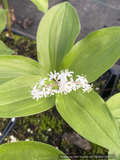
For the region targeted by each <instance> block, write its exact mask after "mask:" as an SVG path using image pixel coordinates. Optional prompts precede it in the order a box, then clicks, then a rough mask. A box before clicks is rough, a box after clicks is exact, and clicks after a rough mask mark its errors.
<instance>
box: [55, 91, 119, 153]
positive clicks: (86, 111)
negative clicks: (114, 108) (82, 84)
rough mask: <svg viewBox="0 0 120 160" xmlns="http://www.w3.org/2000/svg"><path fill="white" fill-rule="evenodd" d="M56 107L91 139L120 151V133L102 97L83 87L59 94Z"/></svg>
mask: <svg viewBox="0 0 120 160" xmlns="http://www.w3.org/2000/svg"><path fill="white" fill-rule="evenodd" d="M56 107H57V110H58V111H59V113H60V114H61V116H62V117H63V118H64V120H65V121H66V122H67V123H68V124H69V125H70V126H71V127H72V128H73V129H74V130H75V131H76V132H78V133H79V134H80V135H81V136H83V137H85V138H86V139H88V140H89V141H91V142H93V143H96V144H98V145H100V146H103V147H105V148H107V149H111V150H112V151H115V152H116V153H118V152H119V153H120V135H119V131H118V128H117V125H116V122H115V120H114V117H113V116H112V114H111V112H110V111H109V109H108V107H107V105H106V103H105V102H104V101H103V100H102V98H101V97H100V96H99V95H98V94H97V93H95V92H94V91H91V92H90V93H83V92H82V90H81V89H79V90H77V91H76V92H74V91H73V92H71V93H70V94H67V95H59V96H57V100H56Z"/></svg>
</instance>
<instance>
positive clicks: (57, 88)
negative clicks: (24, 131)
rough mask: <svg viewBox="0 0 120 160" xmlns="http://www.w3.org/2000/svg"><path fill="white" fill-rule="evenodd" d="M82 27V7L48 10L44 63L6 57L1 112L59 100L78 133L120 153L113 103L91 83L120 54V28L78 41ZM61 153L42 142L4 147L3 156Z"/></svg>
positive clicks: (1, 62)
mask: <svg viewBox="0 0 120 160" xmlns="http://www.w3.org/2000/svg"><path fill="white" fill-rule="evenodd" d="M36 4H37V3H36ZM38 5H39V4H38ZM38 8H39V7H38ZM79 32H80V22H79V19H78V15H77V13H76V10H75V9H74V8H73V6H71V4H69V3H68V2H64V3H61V4H58V5H56V6H54V7H52V8H51V9H50V10H48V11H47V12H46V14H45V15H44V16H43V18H42V20H41V22H40V24H39V27H38V31H37V56H38V62H36V61H34V60H32V59H29V58H25V57H22V56H15V55H1V56H0V84H1V85H0V117H3V118H4V117H6V118H10V117H22V116H28V115H33V114H37V113H41V112H43V111H46V110H48V109H50V108H51V107H52V106H54V105H56V108H57V110H58V112H59V113H60V115H61V116H62V117H63V119H64V120H65V121H66V122H67V123H68V124H69V125H70V126H71V127H72V128H73V129H74V130H75V131H76V132H77V133H79V134H80V135H81V136H83V137H84V138H86V139H88V140H89V141H91V142H93V143H96V144H98V145H100V146H103V147H105V148H107V149H109V150H110V153H115V154H119V153H120V134H119V130H118V126H117V124H116V121H115V118H114V117H113V115H112V113H111V111H110V110H109V108H108V106H109V102H108V103H105V102H104V100H103V99H102V98H101V97H100V96H99V95H98V94H97V93H95V92H94V91H92V89H91V85H90V83H91V82H93V81H95V80H96V79H97V78H98V77H99V76H101V75H102V74H103V73H104V72H105V71H107V70H108V69H109V68H110V67H111V66H112V65H113V64H114V63H115V62H116V61H117V60H118V58H119V57H120V45H119V43H120V27H110V28H105V29H101V30H98V31H95V32H93V33H91V34H89V35H88V36H87V37H85V38H84V39H82V40H80V41H79V42H77V43H76V44H75V45H74V43H75V39H76V38H77V36H78V34H79ZM2 52H4V51H2ZM88 83H89V84H88ZM86 91H88V92H89V93H88V92H86ZM83 92H84V93H83ZM31 150H32V151H31ZM60 154H63V153H61V152H60V151H59V150H57V149H55V148H53V147H51V146H49V145H47V144H43V143H38V142H15V143H10V144H4V145H1V146H0V158H1V159H5V157H6V159H7V157H9V158H8V159H13V158H14V159H17V160H20V159H29V157H31V159H32V158H33V159H35V158H36V159H37V158H40V157H42V158H43V159H59V158H60V157H59V155H60ZM66 159H67V157H66Z"/></svg>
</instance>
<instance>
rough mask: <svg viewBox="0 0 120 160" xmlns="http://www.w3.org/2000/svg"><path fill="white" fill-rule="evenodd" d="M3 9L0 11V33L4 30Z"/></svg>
mask: <svg viewBox="0 0 120 160" xmlns="http://www.w3.org/2000/svg"><path fill="white" fill-rule="evenodd" d="M5 12H6V11H5V9H0V33H1V32H2V31H3V30H4V28H5V24H6V21H5Z"/></svg>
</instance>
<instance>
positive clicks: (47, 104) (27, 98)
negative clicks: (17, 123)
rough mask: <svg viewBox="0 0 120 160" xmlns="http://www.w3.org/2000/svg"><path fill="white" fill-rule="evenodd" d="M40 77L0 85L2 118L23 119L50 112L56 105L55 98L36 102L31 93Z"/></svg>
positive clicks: (20, 79) (23, 78) (21, 78)
mask: <svg viewBox="0 0 120 160" xmlns="http://www.w3.org/2000/svg"><path fill="white" fill-rule="evenodd" d="M39 78H40V76H25V77H19V78H16V79H13V80H11V81H8V82H6V83H4V84H2V85H0V117H6V118H11V117H22V116H27V115H33V114H37V113H40V112H43V111H46V110H48V109H49V108H51V107H53V106H54V104H55V96H51V97H47V98H41V99H40V100H38V101H37V100H36V99H33V98H32V95H31V93H30V91H32V88H31V86H34V85H35V84H36V83H37V82H38V81H39Z"/></svg>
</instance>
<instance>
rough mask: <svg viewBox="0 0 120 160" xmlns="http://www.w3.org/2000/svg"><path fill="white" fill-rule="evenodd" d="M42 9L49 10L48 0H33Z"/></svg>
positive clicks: (43, 10)
mask: <svg viewBox="0 0 120 160" xmlns="http://www.w3.org/2000/svg"><path fill="white" fill-rule="evenodd" d="M31 1H32V2H33V3H34V4H35V5H36V6H37V7H38V9H39V10H40V11H42V12H43V13H45V12H46V11H47V10H48V0H31Z"/></svg>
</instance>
